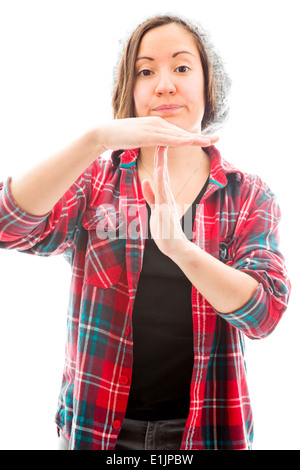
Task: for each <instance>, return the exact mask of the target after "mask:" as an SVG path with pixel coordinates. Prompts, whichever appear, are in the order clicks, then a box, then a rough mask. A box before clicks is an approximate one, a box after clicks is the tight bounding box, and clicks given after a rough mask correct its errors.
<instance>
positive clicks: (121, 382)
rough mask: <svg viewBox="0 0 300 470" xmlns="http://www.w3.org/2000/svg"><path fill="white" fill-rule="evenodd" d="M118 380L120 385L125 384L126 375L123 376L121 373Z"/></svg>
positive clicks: (126, 381) (126, 380)
mask: <svg viewBox="0 0 300 470" xmlns="http://www.w3.org/2000/svg"><path fill="white" fill-rule="evenodd" d="M119 382H120V384H122V385H126V384H127V383H128V377H125V375H121V377H120V380H119Z"/></svg>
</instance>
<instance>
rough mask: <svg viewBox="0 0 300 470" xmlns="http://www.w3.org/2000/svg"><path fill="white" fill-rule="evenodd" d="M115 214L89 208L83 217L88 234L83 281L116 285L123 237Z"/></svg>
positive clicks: (118, 214)
mask: <svg viewBox="0 0 300 470" xmlns="http://www.w3.org/2000/svg"><path fill="white" fill-rule="evenodd" d="M123 224H124V221H121V216H120V213H119V212H116V211H114V208H111V209H110V210H109V209H107V208H105V210H104V209H102V208H101V207H92V208H89V209H88V210H87V211H86V213H85V215H84V218H83V226H84V228H85V229H86V230H87V232H88V243H87V251H86V258H85V274H84V281H85V282H86V283H87V284H90V285H92V286H96V287H101V288H104V289H106V288H108V287H111V286H114V285H116V284H117V283H118V282H119V280H120V277H121V274H122V272H123V270H124V268H125V237H124V238H122V237H121V236H120V235H121V233H120V232H121V229H122V227H123Z"/></svg>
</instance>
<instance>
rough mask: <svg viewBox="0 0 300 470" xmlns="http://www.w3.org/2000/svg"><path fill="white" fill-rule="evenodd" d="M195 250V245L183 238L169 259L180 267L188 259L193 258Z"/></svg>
mask: <svg viewBox="0 0 300 470" xmlns="http://www.w3.org/2000/svg"><path fill="white" fill-rule="evenodd" d="M195 249H197V247H196V245H195V244H194V243H193V242H192V241H190V240H188V239H187V238H186V237H185V238H183V239H182V240H181V243H180V245H179V246H178V247H177V249H176V250H175V251H174V253H172V255H171V256H170V258H171V259H172V261H174V263H176V264H177V265H178V266H179V267H180V265H182V264H183V263H184V262H186V261H187V260H188V259H190V258H191V259H192V258H193V256H194V255H193V253H194V252H195Z"/></svg>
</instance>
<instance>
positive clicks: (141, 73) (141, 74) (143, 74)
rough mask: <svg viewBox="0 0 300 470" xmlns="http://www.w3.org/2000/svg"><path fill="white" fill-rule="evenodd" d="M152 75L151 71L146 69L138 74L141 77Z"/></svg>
mask: <svg viewBox="0 0 300 470" xmlns="http://www.w3.org/2000/svg"><path fill="white" fill-rule="evenodd" d="M151 73H152V72H151V70H148V69H144V70H141V71H140V72H139V73H138V75H140V76H141V77H148V76H149V75H150V74H151Z"/></svg>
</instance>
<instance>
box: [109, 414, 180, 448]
mask: <svg viewBox="0 0 300 470" xmlns="http://www.w3.org/2000/svg"><path fill="white" fill-rule="evenodd" d="M185 423H186V418H179V419H169V420H164V421H139V420H135V419H127V418H125V419H124V421H123V425H122V428H121V431H120V434H119V436H118V439H117V443H116V446H115V450H179V449H180V446H181V441H182V435H183V431H184V427H185Z"/></svg>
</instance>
